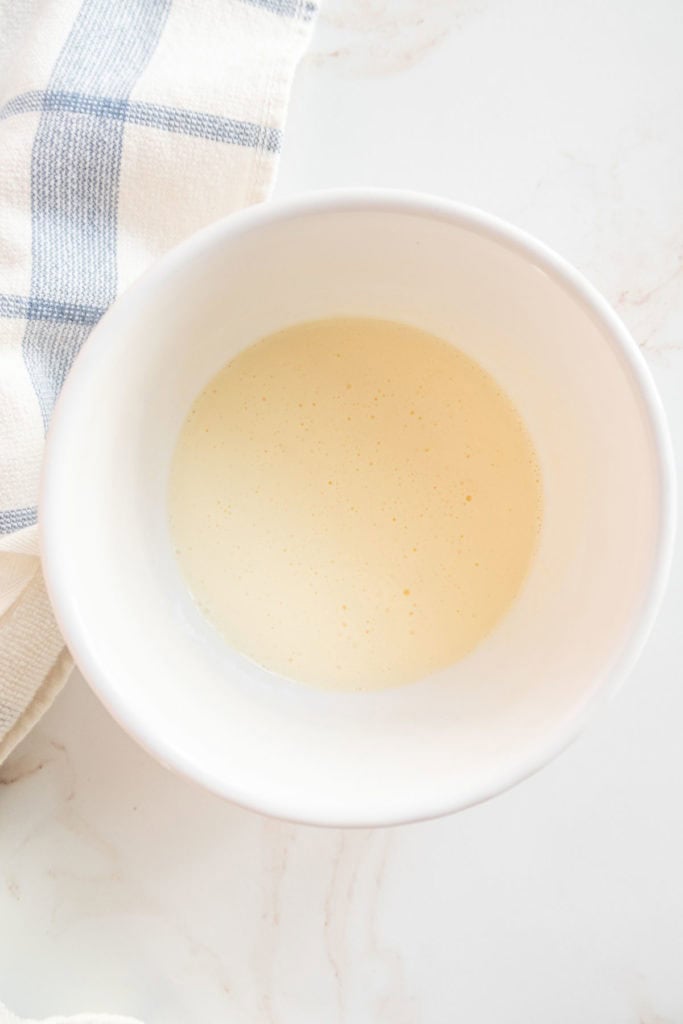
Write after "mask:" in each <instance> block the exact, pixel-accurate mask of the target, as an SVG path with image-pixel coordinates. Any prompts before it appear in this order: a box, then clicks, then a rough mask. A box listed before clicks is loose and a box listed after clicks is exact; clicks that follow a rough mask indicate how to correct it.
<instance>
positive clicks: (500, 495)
mask: <svg viewBox="0 0 683 1024" xmlns="http://www.w3.org/2000/svg"><path fill="white" fill-rule="evenodd" d="M170 514H171V527H172V533H173V536H174V540H175V545H176V549H177V554H178V558H179V560H180V564H181V567H182V570H183V572H184V574H185V577H186V579H187V581H188V583H189V586H190V589H191V591H192V593H193V594H194V596H195V598H196V600H197V602H198V603H199V605H200V607H201V608H202V609H203V611H204V612H205V614H206V615H207V616H208V618H209V619H210V620H211V621H212V622H213V623H214V624H215V625H216V626H217V627H218V629H219V630H220V631H221V632H222V633H223V635H224V636H225V637H226V639H227V640H228V641H229V642H230V643H231V644H232V645H234V646H235V647H236V648H237V649H239V650H241V651H242V652H243V653H245V654H247V655H248V656H250V657H251V658H252V659H253V660H254V661H256V662H258V663H259V664H261V665H263V666H265V667H266V668H268V669H271V670H273V671H275V672H279V673H281V674H283V675H286V676H290V677H292V678H294V679H298V680H300V681H302V682H306V683H312V684H316V685H319V686H322V687H326V688H335V689H343V690H373V689H381V688H384V687H387V686H391V685H395V684H398V683H407V682H411V681H413V680H417V679H419V678H421V677H423V676H425V675H427V674H429V673H430V672H433V671H434V670H436V669H439V668H442V667H444V666H446V665H448V664H450V663H452V662H454V661H455V660H456V659H458V658H461V657H462V656H463V655H464V654H466V653H467V652H468V651H470V650H471V649H472V648H473V647H474V646H475V645H476V644H478V643H479V641H480V640H482V638H483V637H485V636H486V634H487V633H489V632H490V630H491V629H492V628H493V627H494V626H495V624H496V623H497V622H498V620H499V619H500V617H501V616H502V615H503V613H504V612H505V611H506V610H507V608H508V607H509V605H510V603H511V602H512V600H513V599H514V597H515V595H516V594H517V592H518V590H519V588H520V585H521V583H522V581H523V579H524V576H525V573H526V571H527V569H528V567H529V563H530V560H531V558H532V555H533V552H534V549H535V546H536V542H537V537H538V532H539V524H540V517H541V484H540V473H539V466H538V462H537V459H536V455H535V452H534V449H533V446H532V443H531V440H530V438H529V435H528V434H527V432H526V430H525V428H524V426H523V424H522V421H521V420H520V418H519V416H518V414H517V412H516V410H515V408H514V407H513V405H512V403H511V402H510V400H509V399H508V398H507V397H506V396H505V395H504V394H503V393H502V392H501V391H500V389H499V388H498V386H497V385H496V383H495V382H494V380H493V379H492V378H491V377H490V376H489V375H488V374H487V373H486V372H485V371H484V370H483V369H482V368H481V367H480V366H478V365H477V364H476V363H475V362H473V361H472V360H471V359H469V358H467V357H466V356H465V355H463V354H462V353H461V352H459V351H458V350H457V349H456V348H454V347H452V346H451V345H449V344H447V343H446V342H444V341H441V340H439V339H438V338H435V337H433V336H432V335H430V334H427V333H425V332H423V331H420V330H417V329H416V328H414V327H409V326H406V325H403V324H397V323H390V322H387V321H382V320H372V319H347V318H338V319H332V320H322V321H317V322H312V323H304V324H299V325H297V326H295V327H290V328H287V329H286V330H283V331H280V332H278V333H277V334H273V335H270V336H269V337H267V338H264V339H263V340H262V341H260V342H258V343H257V344H255V345H252V346H251V347H250V348H248V349H246V350H245V351H244V352H242V353H241V354H240V355H238V356H237V358H235V359H234V360H233V361H232V362H231V363H229V364H228V365H227V366H226V367H225V368H224V369H223V370H222V371H221V372H220V373H219V374H218V375H217V376H216V377H215V378H214V379H213V380H212V381H211V383H210V384H209V386H208V387H207V388H206V389H205V390H204V392H203V393H202V394H201V395H200V396H199V397H198V398H197V400H196V401H195V403H194V405H193V407H192V410H191V412H190V414H189V416H188V418H187V420H186V421H185V424H184V426H183V428H182V431H181V434H180V438H179V441H178V446H177V449H176V452H175V456H174V460H173V466H172V471H171V481H170Z"/></svg>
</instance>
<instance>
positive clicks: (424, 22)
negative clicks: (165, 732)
mask: <svg viewBox="0 0 683 1024" xmlns="http://www.w3.org/2000/svg"><path fill="white" fill-rule="evenodd" d="M682 46H683V4H682V3H681V2H680V0H650V2H648V3H644V2H642V0H572V2H569V0H560V2H552V3H551V2H546V0H508V2H506V0H327V3H326V7H325V10H324V12H323V15H322V16H321V20H320V24H319V26H318V32H317V36H316V38H315V40H314V43H313V46H312V49H311V52H310V53H309V55H308V56H307V58H306V60H305V62H304V64H303V66H302V68H301V70H300V73H299V76H298V79H297V83H296V88H295V93H294V97H293V102H292V108H291V117H290V123H289V127H288V133H287V137H286V144H285V152H284V155H283V159H282V165H281V173H280V178H279V184H278V188H277V193H278V194H280V195H287V194H290V193H292V192H295V191H300V190H304V189H308V188H316V187H323V186H332V185H346V184H374V185H392V186H404V187H410V188H416V189H420V190H424V191H432V192H438V193H441V194H444V195H447V196H450V197H453V198H457V199H460V200H464V201H466V202H470V203H473V204H475V205H477V206H481V207H484V208H486V209H488V210H491V211H492V212H494V213H497V214H499V215H501V216H503V217H505V218H507V219H509V220H511V221H513V222H515V223H517V224H519V225H521V226H522V227H524V228H527V229H528V230H530V231H532V232H533V233H535V234H537V235H538V236H539V237H540V238H542V239H543V240H544V241H546V242H548V243H549V244H550V245H552V246H553V247H555V248H556V249H557V250H558V251H560V252H561V253H562V254H563V255H564V256H566V257H567V258H569V259H570V260H571V261H572V262H574V263H575V264H576V265H577V266H578V267H579V268H580V269H581V270H583V271H584V272H585V273H586V274H587V275H588V276H589V277H590V278H591V279H592V280H593V281H594V282H595V284H597V285H598V287H599V288H601V289H602V290H603V292H604V293H605V294H606V296H607V297H608V298H609V299H610V300H611V301H612V302H613V303H614V304H615V306H616V307H617V309H618V311H619V312H620V314H621V315H622V316H623V318H624V320H625V321H626V323H627V324H628V325H629V326H630V328H631V330H632V331H633V333H634V336H635V338H636V340H637V341H638V343H639V344H640V345H641V346H642V348H643V350H644V352H645V353H646V356H647V359H648V362H649V363H650V366H651V368H652V370H653V372H654V374H655V377H656V380H657V382H658V384H659V386H660V388H661V391H662V395H663V398H664V402H665V404H666V408H667V411H668V414H669V417H670V423H671V429H672V432H673V436H674V444H675V446H676V449H677V460H678V463H679V467H680V464H681V456H682V454H683V121H682V119H681V117H682V115H681V111H682V110H683V63H682V61H681V50H682ZM682 610H683V551H682V549H681V545H680V544H679V546H678V548H677V554H676V560H675V564H674V570H673V578H672V582H671V585H670V587H669V591H668V595H667V598H666V602H665V606H664V609H663V612H662V614H661V616H660V619H659V622H658V624H657V626H656V628H655V631H654V634H653V636H652V638H651V640H650V642H649V644H648V647H647V649H646V652H645V654H644V656H643V657H642V659H641V661H640V663H639V665H638V667H637V669H636V671H635V672H634V673H633V674H632V676H631V677H630V679H629V680H628V682H627V683H626V684H625V686H624V687H623V689H622V690H621V692H620V693H619V695H618V696H617V698H616V699H615V700H614V701H613V703H612V705H611V707H610V708H609V709H608V711H607V713H605V714H603V715H602V716H601V717H600V718H599V719H598V720H596V721H595V722H594V723H593V725H592V727H591V728H590V729H589V731H588V732H587V733H586V734H585V735H584V736H583V738H582V739H581V740H579V741H578V742H577V743H576V744H575V745H574V746H573V747H572V748H571V749H570V750H569V751H568V752H567V753H565V754H563V755H562V756H561V757H560V758H559V759H558V760H557V761H555V762H554V763H553V764H552V765H550V766H549V767H548V768H546V769H545V770H544V771H543V772H541V773H540V774H539V775H537V776H535V777H534V778H532V779H531V780H529V781H527V782H525V783H523V784H522V785H521V786H519V787H517V788H516V789H514V790H513V791H511V792H509V793H507V794H505V795H503V796H501V797H499V798H497V799H495V800H493V801H491V802H490V803H488V804H486V805H483V806H480V807H477V808H474V809H472V810H469V811H467V812H464V813H462V814H460V815H456V816H454V817H451V818H446V819H443V820H440V821H436V822H433V823H430V824H423V825H417V826H411V827H406V828H398V829H394V830H388V831H374V832H372V831H356V832H340V831H319V830H315V829H311V828H302V827H295V826H291V825H288V824H283V823H279V822H275V821H269V820H266V819H263V818H260V817H258V816H257V815H255V814H251V813H248V812H246V811H243V810H240V809H238V808H236V807H233V806H231V805H229V804H227V803H223V802H221V801H220V800H219V799H217V798H215V797H212V796H210V795H208V794H206V793H204V792H202V791H201V790H199V789H197V788H196V787H195V786H193V785H191V784H189V783H185V782H183V781H182V780H180V779H178V778H175V777H173V776H172V775H170V774H169V773H167V772H166V771H165V770H164V769H163V768H161V767H160V766H159V765H157V764H156V763H155V762H153V761H152V760H150V758H149V757H148V756H147V755H146V754H144V753H143V752H142V751H141V750H139V749H138V748H137V747H136V745H135V744H134V743H133V742H132V741H131V740H129V739H128V738H127V737H126V736H125V735H124V733H123V732H122V731H121V730H120V729H119V727H118V726H117V725H115V724H114V722H113V721H112V720H111V719H110V718H109V716H108V715H107V713H106V712H105V711H104V710H103V709H102V708H101V707H100V705H99V703H98V702H97V700H96V699H95V697H94V696H92V695H91V693H90V692H89V690H88V689H87V688H86V686H85V684H84V683H83V682H82V680H80V679H79V678H75V679H74V680H73V681H72V682H71V683H70V685H69V686H68V687H67V689H66V690H65V692H64V693H63V694H62V696H61V697H60V698H59V699H58V701H57V703H56V705H55V706H54V708H53V709H52V710H51V711H50V712H49V713H48V715H47V716H46V717H45V718H44V720H43V721H42V723H41V724H40V726H39V727H38V728H37V729H36V730H35V731H34V733H33V734H32V735H31V736H30V737H29V739H28V740H27V741H25V742H24V743H23V744H22V746H21V747H20V748H19V749H18V750H17V751H16V752H15V754H14V755H13V756H12V757H11V759H10V760H9V762H8V763H7V764H6V765H5V766H4V767H3V768H2V769H1V770H0V783H2V786H1V787H0V997H2V998H3V999H4V1000H5V1001H6V1002H7V1003H9V1004H10V1005H12V1006H13V1008H14V1009H15V1010H16V1011H17V1012H21V1013H24V1014H27V1015H28V1014H30V1015H33V1016H42V1015H47V1014H48V1013H55V1012H59V1013H66V1012H72V1013H73V1012H77V1011H81V1010H85V1009H93V1010H108V1011H110V1012H114V1011H116V1012H119V1013H126V1014H131V1015H135V1016H139V1017H141V1018H143V1019H144V1020H145V1021H146V1022H148V1024H215V1022H221V1024H383V1022H384V1024H455V1022H467V1024H501V1022H505V1024H680V1022H681V1021H683V629H682V627H681V613H682Z"/></svg>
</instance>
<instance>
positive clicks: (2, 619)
mask: <svg viewBox="0 0 683 1024" xmlns="http://www.w3.org/2000/svg"><path fill="white" fill-rule="evenodd" d="M315 8H316V5H315V3H313V2H311V0H201V2H198V0H0V527H1V528H0V762H1V761H2V760H4V758H5V757H6V756H7V755H8V754H9V753H10V751H11V750H12V749H13V748H14V747H15V746H16V744H17V743H18V742H19V740H20V739H21V738H22V737H23V736H24V735H25V734H26V732H27V731H28V730H29V729H30V728H31V727H32V725H33V724H34V723H35V722H36V720H37V719H38V718H39V717H40V715H42V713H43V712H44V711H45V710H46V708H47V707H48V706H49V705H50V703H51V701H52V700H53V698H54V697H55V695H56V693H57V692H58V691H59V689H60V687H61V686H62V685H63V683H64V681H65V679H66V677H67V675H68V674H69V670H70V668H71V659H70V656H69V654H68V651H67V650H66V649H65V647H64V643H63V641H62V638H61V636H60V634H59V631H58V629H57V626H56V623H55V621H54V618H53V615H52V613H51V610H50V606H49V601H48V599H47V595H46V591H45V587H44V583H43V579H42V575H41V569H40V559H39V554H38V527H37V525H36V522H35V520H36V511H35V510H36V505H37V500H38V487H39V477H40V466H41V459H42V453H43V445H44V436H45V430H46V427H47V424H48V423H49V418H50V414H51V411H52V407H53V404H54V400H55V398H56V396H57V393H58V391H59V388H60V386H61V383H62V382H63V379H64V376H65V375H66V373H67V372H68V369H69V367H70V365H71V362H72V361H73V358H74V357H75V355H76V353H77V351H78V349H79V347H80V345H81V344H82V343H83V341H84V340H85V338H86V337H87V335H88V333H89V331H90V330H91V329H92V326H93V325H94V323H96V321H97V319H98V318H99V316H100V315H101V314H102V313H103V312H104V310H105V309H106V307H107V306H108V305H109V303H110V302H111V301H113V299H114V298H115V296H116V294H118V293H119V292H120V291H121V289H122V288H124V287H125V286H126V285H127V284H129V283H130V282H131V281H132V280H133V279H134V278H135V277H137V276H138V275H139V274H140V273H141V271H142V270H144V268H145V267H146V266H147V265H148V264H149V262H150V261H151V260H153V259H154V258H155V257H156V256H158V255H159V254H161V253H162V252H164V251H165V250H166V249H168V248H169V247H170V246H172V245H174V244H175V243H176V242H178V241H180V240H181V239H182V238H184V237H185V236H187V235H188V234H189V233H191V232H192V231H194V230H196V229H198V228H200V227H202V226H203V225H205V224H207V223H208V222H210V221H212V220H214V219H216V218H217V217H221V216H224V215H225V214H227V213H230V212H231V211H233V210H235V209H237V208H238V207H241V206H244V205H246V204H249V203H255V202H258V201H260V200H263V199H264V198H266V197H267V195H268V192H269V188H270V185H271V182H272V178H273V174H274V170H275V165H276V160H277V151H278V148H279V141H280V130H281V128H282V125H283V122H284V117H285V110H286V103H287V98H288V91H289V86H290V83H291V79H292V76H293V73H294V69H295V67H296V63H297V61H298V59H299V57H300V55H301V53H302V51H303V49H304V47H305V44H306V42H307V39H308V35H309V32H310V29H311V25H312V21H313V17H314V14H315ZM26 1009H30V1008H29V1007H27V1008H26ZM17 1020H18V1018H17V1017H15V1016H13V1015H12V1014H11V1013H10V1012H9V1011H8V1010H6V1009H3V1008H2V1007H1V1006H0V1024H9V1022H11V1024H16V1021H17ZM50 1020H51V1021H52V1024H57V1022H58V1021H63V1020H65V1018H63V1017H59V1018H58V1017H53V1018H50ZM71 1020H72V1021H78V1022H80V1024H91V1022H93V1024H94V1022H95V1021H97V1022H98V1024H105V1022H106V1021H109V1022H110V1024H115V1022H118V1024H123V1018H119V1017H116V1018H114V1017H93V1016H81V1017H78V1018H71Z"/></svg>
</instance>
